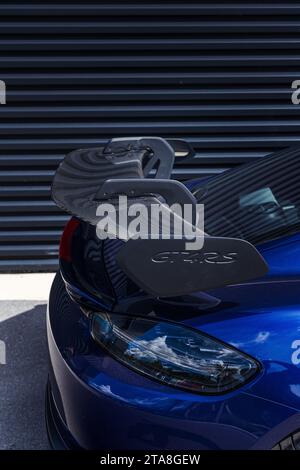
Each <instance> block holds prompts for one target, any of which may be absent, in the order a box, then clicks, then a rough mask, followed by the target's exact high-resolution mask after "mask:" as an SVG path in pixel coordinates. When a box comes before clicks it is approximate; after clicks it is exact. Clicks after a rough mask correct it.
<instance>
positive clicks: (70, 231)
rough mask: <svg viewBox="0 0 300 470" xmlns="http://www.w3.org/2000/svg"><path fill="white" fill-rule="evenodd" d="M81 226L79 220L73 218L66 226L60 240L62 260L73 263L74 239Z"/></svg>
mask: <svg viewBox="0 0 300 470" xmlns="http://www.w3.org/2000/svg"><path fill="white" fill-rule="evenodd" d="M79 225H80V222H79V220H77V219H75V218H74V217H72V218H71V219H70V220H69V222H68V223H67V225H66V226H65V228H64V231H63V234H62V236H61V239H60V245H59V257H60V259H61V260H63V261H67V262H68V263H70V262H71V261H72V250H71V248H72V237H73V235H74V233H75V230H76V229H77V227H78V226H79Z"/></svg>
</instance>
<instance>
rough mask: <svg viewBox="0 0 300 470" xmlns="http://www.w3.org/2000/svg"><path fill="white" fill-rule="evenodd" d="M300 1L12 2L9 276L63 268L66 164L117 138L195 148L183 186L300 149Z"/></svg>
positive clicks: (3, 26) (6, 75) (3, 156)
mask: <svg viewBox="0 0 300 470" xmlns="http://www.w3.org/2000/svg"><path fill="white" fill-rule="evenodd" d="M299 32H300V3H292V2H282V1H280V2H276V1H274V0H273V1H268V2H261V3H259V2H256V3H245V2H241V1H240V2H236V1H231V2H222V1H221V0H219V1H211V0H210V1H209V2H208V1H207V2H199V1H197V2H193V1H188V2H182V1H181V2H178V1H177V0H173V1H171V2H167V1H160V2H155V1H152V2H150V1H148V2H145V1H141V0H140V1H139V2H137V1H136V2H134V3H133V2H128V1H126V2H121V1H118V2H116V1H110V2H102V1H97V2H92V1H90V0H87V2H86V3H84V2H79V3H77V2H74V1H72V2H69V1H62V3H61V2H47V3H45V4H39V3H38V2H33V1H31V2H30V3H27V2H26V3H25V2H21V1H18V2H15V1H10V2H6V3H3V2H2V4H1V5H0V79H3V80H5V81H6V84H7V105H5V106H0V134H1V138H0V183H1V186H0V270H2V271H5V270H6V271H7V270H20V269H21V270H22V269H25V270H36V269H38V270H48V269H49V268H51V269H53V268H55V267H56V257H57V246H58V240H59V235H60V231H61V228H62V226H63V225H64V223H65V221H66V219H67V217H66V216H65V215H64V214H62V213H60V212H59V211H58V210H57V209H56V207H55V206H54V205H53V203H52V202H51V201H50V199H49V187H50V182H51V178H52V176H53V173H54V170H55V168H56V166H57V164H58V163H59V162H60V160H61V159H62V158H63V155H64V154H65V153H66V152H67V151H69V150H71V149H75V148H78V147H85V146H95V145H97V144H102V143H103V142H105V140H106V139H108V138H110V137H112V136H122V135H132V134H134V135H141V134H148V135H150V134H152V135H161V136H164V137H175V138H185V139H187V140H189V141H190V142H191V143H192V144H193V145H194V147H195V148H196V151H197V158H195V159H194V160H191V161H188V160H186V161H185V162H183V163H182V164H180V165H179V164H178V165H177V167H176V170H175V176H176V177H178V178H187V177H195V176H197V175H203V176H205V175H207V174H212V173H219V172H220V171H222V170H224V169H226V168H228V167H232V166H234V165H236V164H239V163H241V162H245V161H248V160H249V159H252V158H258V157H262V156H264V155H265V154H267V153H269V152H271V151H273V150H275V149H276V148H282V147H285V146H288V145H290V144H292V143H296V142H298V141H299V139H300V135H299V129H300V121H299V112H300V107H297V106H294V105H292V104H291V88H290V87H291V82H292V80H294V79H297V78H299V79H300V68H299V65H300V54H299V52H300V36H299Z"/></svg>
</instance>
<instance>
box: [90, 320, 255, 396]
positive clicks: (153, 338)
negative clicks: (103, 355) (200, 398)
mask: <svg viewBox="0 0 300 470" xmlns="http://www.w3.org/2000/svg"><path fill="white" fill-rule="evenodd" d="M91 331H92V336H93V338H94V339H95V340H96V341H97V343H99V345H101V346H102V347H103V348H105V349H106V350H107V351H108V352H109V353H110V354H111V355H112V356H114V357H115V358H116V359H117V360H118V361H121V362H122V363H123V364H125V365H126V366H127V367H130V368H131V369H134V370H135V371H136V372H139V373H141V374H144V375H146V376H148V377H149V378H152V379H156V380H159V381H160V382H161V383H163V384H165V385H170V386H174V387H178V388H182V389H185V390H189V391H192V392H198V393H202V394H221V393H225V392H229V391H231V390H233V389H235V388H237V387H240V386H242V385H243V384H245V383H246V382H248V381H249V380H250V379H251V378H253V377H254V376H255V375H256V374H257V372H258V371H259V364H258V363H257V362H256V361H255V360H254V359H253V358H251V357H249V356H247V355H246V354H244V353H242V352H240V351H238V350H236V349H235V348H232V347H231V346H229V345H227V344H224V343H222V342H220V341H218V340H217V339H215V338H212V337H210V336H208V335H206V334H204V333H202V332H200V331H198V330H195V329H192V328H189V327H185V326H183V325H179V324H177V323H171V322H165V321H158V320H153V319H148V318H133V317H130V316H127V315H115V314H99V313H95V314H93V316H92V324H91Z"/></svg>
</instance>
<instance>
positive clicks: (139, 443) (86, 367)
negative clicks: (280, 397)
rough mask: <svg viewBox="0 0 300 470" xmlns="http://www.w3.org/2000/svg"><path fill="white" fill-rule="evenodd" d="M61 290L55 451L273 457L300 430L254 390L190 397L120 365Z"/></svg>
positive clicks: (53, 393) (53, 382)
mask: <svg viewBox="0 0 300 470" xmlns="http://www.w3.org/2000/svg"><path fill="white" fill-rule="evenodd" d="M55 282H56V283H57V285H56V286H55V283H54V290H52V293H51V296H50V302H49V309H48V320H47V329H48V346H49V352H50V372H49V388H48V392H47V400H46V402H47V407H46V414H47V428H48V433H49V438H50V441H51V443H52V445H53V447H54V448H77V449H78V448H79V449H98V450H101V449H102V450H152V449H153V450H154V449H156V450H170V449H172V450H205V449H210V450H226V449H236V450H238V449H271V448H272V447H273V446H274V445H276V444H277V443H278V442H279V441H281V440H282V439H284V438H285V437H286V436H287V435H289V434H290V433H292V432H294V431H295V430H297V429H300V415H299V413H297V411H296V410H294V409H292V408H289V407H287V406H282V405H280V404H278V403H274V402H271V401H270V402H268V401H267V400H265V399H262V398H259V397H257V396H254V395H252V394H251V393H250V392H249V390H246V393H244V392H243V391H236V392H234V393H232V394H227V395H224V396H219V397H204V396H200V395H195V394H189V393H185V392H182V391H180V390H176V389H171V388H168V387H163V386H160V384H157V383H154V382H152V381H150V380H149V379H146V378H144V377H142V376H139V375H138V374H135V373H134V372H132V371H129V370H128V369H127V368H126V367H124V366H122V365H121V364H119V363H116V362H114V361H113V360H112V359H111V358H110V357H109V356H107V355H106V353H105V352H104V351H101V350H100V348H98V346H97V345H95V344H94V342H93V341H91V339H90V338H89V334H88V332H86V331H85V328H84V327H83V326H82V322H83V320H82V314H81V313H80V311H79V309H78V307H77V306H76V305H75V304H74V303H73V302H72V301H71V300H70V299H69V297H68V295H67V294H66V292H65V289H64V286H63V285H62V283H61V281H57V280H56V281H55ZM54 317H56V318H58V320H59V322H58V323H57V322H56V320H55V318H54ZM62 318H65V320H66V323H61V320H62ZM73 321H74V322H75V323H76V325H77V326H76V328H77V329H74V334H73V333H72V332H73V326H74V325H73V326H72V322H73ZM70 334H71V339H70V340H69V341H68V342H67V341H66V340H65V339H66V338H67V337H68V335H70ZM66 351H67V355H66ZM70 351H71V352H70Z"/></svg>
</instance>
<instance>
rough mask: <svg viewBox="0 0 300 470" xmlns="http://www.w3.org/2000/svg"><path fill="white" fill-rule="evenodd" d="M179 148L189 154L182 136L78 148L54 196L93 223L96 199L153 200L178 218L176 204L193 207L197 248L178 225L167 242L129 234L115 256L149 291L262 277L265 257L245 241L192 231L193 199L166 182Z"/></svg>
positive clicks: (162, 293) (173, 291) (61, 171)
mask: <svg viewBox="0 0 300 470" xmlns="http://www.w3.org/2000/svg"><path fill="white" fill-rule="evenodd" d="M176 153H177V154H179V155H180V156H184V155H189V156H191V155H193V150H192V149H191V148H190V146H189V145H188V144H187V143H186V142H184V141H170V142H168V141H166V140H164V139H161V138H159V137H134V138H120V139H112V140H111V141H110V142H109V143H108V145H107V146H106V147H102V148H92V149H86V150H76V151H74V152H71V153H69V154H68V155H67V156H66V157H65V159H64V160H63V162H62V163H61V164H60V166H59V167H58V169H57V171H56V174H55V176H54V180H53V184H52V198H53V200H54V201H55V203H56V204H57V205H58V206H59V207H60V208H61V209H63V210H64V211H66V212H68V213H70V214H72V215H73V216H75V217H77V218H79V219H80V220H82V221H84V222H87V223H89V224H91V225H94V226H97V227H98V223H99V216H98V215H97V214H98V208H99V204H103V203H109V204H112V206H113V207H115V208H116V211H118V210H119V207H117V201H118V197H119V196H121V195H122V196H126V197H127V199H128V205H129V206H130V204H133V203H139V202H140V203H143V204H145V205H146V206H148V207H149V206H150V205H151V204H157V205H158V206H159V207H161V208H164V210H169V211H170V213H171V214H172V215H174V217H175V218H176V217H180V216H178V215H177V214H174V213H173V211H172V207H171V206H172V205H173V204H177V205H179V206H180V207H183V206H185V205H187V204H188V205H190V206H191V214H192V220H191V221H186V220H185V219H182V222H183V223H184V224H185V223H188V224H191V225H193V227H194V228H195V234H196V235H195V237H196V238H197V237H198V238H199V239H200V238H201V239H202V247H201V249H193V248H190V245H189V244H188V240H187V239H186V238H185V236H181V237H178V235H177V234H176V233H175V230H173V232H172V233H171V234H170V237H169V238H168V239H165V238H164V236H163V234H162V233H161V231H159V232H158V233H151V230H150V231H149V233H148V234H147V235H148V237H147V238H138V239H135V238H131V237H130V236H128V238H127V239H125V242H124V244H122V245H121V248H120V250H119V252H118V253H117V255H116V261H117V263H118V265H119V266H120V268H121V269H122V270H123V271H124V272H125V273H126V275H127V276H128V277H129V278H130V279H132V280H133V281H134V282H135V283H136V284H137V285H138V286H139V287H140V288H141V289H143V290H144V291H146V292H148V293H150V294H151V295H153V296H159V297H172V296H179V295H184V294H188V293H192V292H196V291H203V290H207V289H212V288H216V287H222V286H225V285H230V284H236V283H241V282H245V281H247V280H250V279H254V278H258V277H261V276H263V275H264V274H266V272H267V270H268V268H267V265H266V263H265V261H264V259H263V258H262V256H261V255H260V254H259V252H258V251H257V250H256V248H255V247H254V246H253V245H251V244H250V243H248V242H247V241H245V240H241V239H236V238H221V237H214V236H209V234H206V233H205V232H204V231H202V230H198V229H197V228H196V215H197V210H196V209H197V208H196V199H195V197H194V196H193V194H192V193H191V192H190V191H189V190H188V189H187V187H186V186H185V185H184V184H183V183H181V182H179V181H175V180H172V179H170V178H171V173H172V169H173V165H174V160H175V155H176ZM166 207H168V208H169V209H166ZM204 211H205V208H204ZM149 226H151V224H150V225H149ZM112 235H115V236H116V237H118V233H115V234H110V236H112ZM187 246H188V247H189V248H187Z"/></svg>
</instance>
